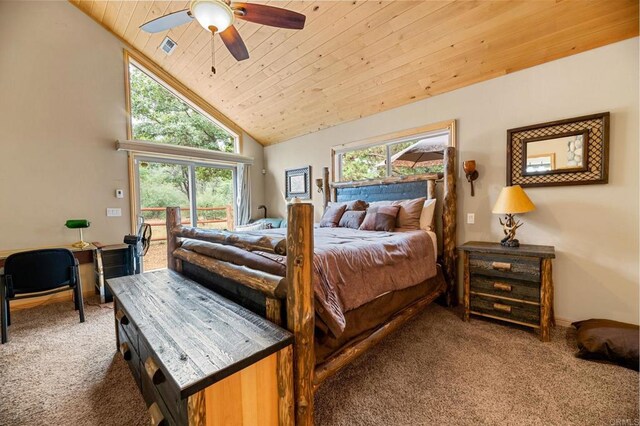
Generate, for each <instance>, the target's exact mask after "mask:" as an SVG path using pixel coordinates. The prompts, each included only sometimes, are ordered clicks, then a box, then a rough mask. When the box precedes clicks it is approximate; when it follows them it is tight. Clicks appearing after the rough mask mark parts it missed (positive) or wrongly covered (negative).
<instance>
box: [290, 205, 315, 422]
mask: <svg viewBox="0 0 640 426" xmlns="http://www.w3.org/2000/svg"><path fill="white" fill-rule="evenodd" d="M287 226H288V228H287V327H288V329H289V330H290V331H291V332H293V334H294V351H293V352H294V361H293V363H294V368H293V372H294V374H293V376H294V399H295V424H296V425H299V426H312V425H313V374H314V369H315V353H314V346H313V331H314V315H315V313H314V307H313V286H312V278H313V205H311V204H307V203H293V204H289V206H288V225H287Z"/></svg>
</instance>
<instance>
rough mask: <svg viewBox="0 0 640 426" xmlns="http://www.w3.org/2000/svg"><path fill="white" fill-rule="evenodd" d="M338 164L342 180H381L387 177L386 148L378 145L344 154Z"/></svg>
mask: <svg viewBox="0 0 640 426" xmlns="http://www.w3.org/2000/svg"><path fill="white" fill-rule="evenodd" d="M340 163H341V166H342V173H341V174H340V176H341V177H342V180H345V181H349V180H364V179H376V178H383V177H385V176H386V175H387V166H386V163H387V148H386V146H384V145H380V146H373V147H370V148H365V149H359V150H355V151H349V152H345V153H343V154H342V155H341V162H340Z"/></svg>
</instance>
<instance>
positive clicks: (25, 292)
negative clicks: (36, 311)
mask: <svg viewBox="0 0 640 426" xmlns="http://www.w3.org/2000/svg"><path fill="white" fill-rule="evenodd" d="M69 289H71V290H73V301H74V304H75V309H76V310H77V311H79V313H80V322H84V301H83V299H82V283H81V282H80V274H79V273H78V260H77V259H76V258H75V257H74V256H73V253H71V251H70V250H67V249H62V248H61V249H43V250H33V251H25V252H20V253H15V254H12V255H10V256H9V257H7V260H6V261H5V262H4V273H3V274H2V275H0V311H1V312H0V320H1V323H2V324H1V325H2V343H6V342H7V340H8V333H7V326H9V325H11V313H10V310H9V301H11V300H18V299H26V298H29V297H40V296H46V295H48V294H53V293H58V292H60V291H67V290H69Z"/></svg>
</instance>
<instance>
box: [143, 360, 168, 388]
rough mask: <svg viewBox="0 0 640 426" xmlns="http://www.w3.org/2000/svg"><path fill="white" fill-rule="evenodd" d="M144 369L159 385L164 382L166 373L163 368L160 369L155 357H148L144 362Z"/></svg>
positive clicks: (155, 383) (154, 382)
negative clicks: (163, 372)
mask: <svg viewBox="0 0 640 426" xmlns="http://www.w3.org/2000/svg"><path fill="white" fill-rule="evenodd" d="M144 369H145V371H146V372H147V376H149V378H150V379H151V381H152V382H153V384H154V385H159V384H160V383H162V382H164V374H162V370H160V367H158V364H156V362H155V361H154V360H153V358H151V357H148V358H147V360H146V361H145V362H144Z"/></svg>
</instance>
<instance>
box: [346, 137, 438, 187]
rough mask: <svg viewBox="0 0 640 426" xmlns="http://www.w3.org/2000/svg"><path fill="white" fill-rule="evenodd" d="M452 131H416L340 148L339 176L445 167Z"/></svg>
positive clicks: (399, 173) (356, 177) (380, 175)
mask: <svg viewBox="0 0 640 426" xmlns="http://www.w3.org/2000/svg"><path fill="white" fill-rule="evenodd" d="M449 137H450V136H449V132H444V133H443V132H439V133H432V134H421V135H413V136H410V137H407V138H402V139H399V140H391V141H385V142H382V143H378V144H375V145H368V146H364V147H355V148H346V149H342V150H339V151H337V152H336V166H337V170H338V180H340V181H352V180H366V179H381V178H385V177H390V176H408V175H415V174H424V173H438V172H442V171H444V155H443V154H444V148H445V147H447V146H448V145H449Z"/></svg>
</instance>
